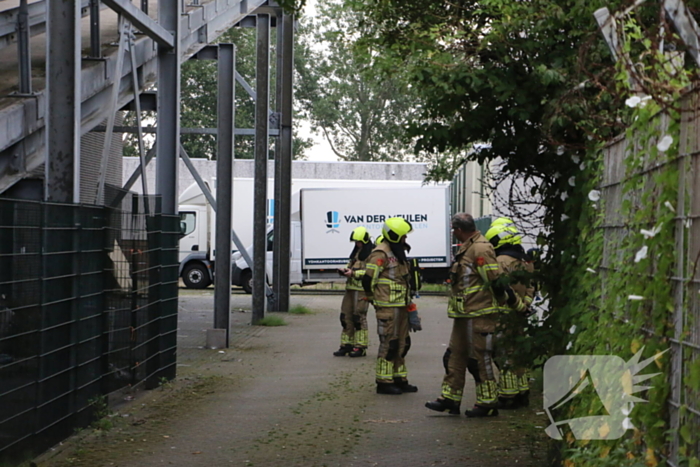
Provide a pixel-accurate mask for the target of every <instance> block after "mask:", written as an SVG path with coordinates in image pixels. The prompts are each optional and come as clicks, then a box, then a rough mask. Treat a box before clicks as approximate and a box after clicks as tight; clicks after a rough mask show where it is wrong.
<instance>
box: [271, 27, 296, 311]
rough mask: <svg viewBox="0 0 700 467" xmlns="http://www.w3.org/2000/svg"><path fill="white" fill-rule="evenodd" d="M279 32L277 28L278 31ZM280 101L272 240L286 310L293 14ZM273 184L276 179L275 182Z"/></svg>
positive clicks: (285, 47)
mask: <svg viewBox="0 0 700 467" xmlns="http://www.w3.org/2000/svg"><path fill="white" fill-rule="evenodd" d="M278 34H279V31H278ZM282 34H283V38H282V101H281V103H280V104H281V105H280V111H281V115H280V136H279V138H280V156H279V168H278V169H277V170H276V174H277V177H278V178H279V184H280V185H279V197H277V198H276V199H275V205H279V210H276V214H275V240H277V241H279V263H277V264H276V265H275V269H277V271H278V273H277V281H276V282H275V289H276V290H275V291H276V294H275V298H276V300H277V309H278V310H279V311H289V260H290V242H289V240H290V238H291V235H290V229H291V204H292V92H293V87H292V76H293V71H294V16H293V15H288V14H285V15H284V17H283V20H282ZM276 183H277V181H276Z"/></svg>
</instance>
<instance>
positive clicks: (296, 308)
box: [289, 305, 313, 315]
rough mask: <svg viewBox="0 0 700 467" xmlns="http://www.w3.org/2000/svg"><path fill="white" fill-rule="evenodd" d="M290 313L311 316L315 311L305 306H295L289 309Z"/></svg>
mask: <svg viewBox="0 0 700 467" xmlns="http://www.w3.org/2000/svg"><path fill="white" fill-rule="evenodd" d="M289 313H291V314H293V315H310V314H313V311H311V310H309V309H308V308H307V307H305V306H304V305H294V306H293V307H291V308H290V309H289Z"/></svg>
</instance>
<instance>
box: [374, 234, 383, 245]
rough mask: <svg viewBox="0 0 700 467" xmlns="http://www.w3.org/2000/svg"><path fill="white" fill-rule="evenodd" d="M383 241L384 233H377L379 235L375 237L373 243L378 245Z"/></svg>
mask: <svg viewBox="0 0 700 467" xmlns="http://www.w3.org/2000/svg"><path fill="white" fill-rule="evenodd" d="M383 241H384V235H379V237H377V239H376V240H375V241H374V244H375V245H379V244H380V243H382V242H383Z"/></svg>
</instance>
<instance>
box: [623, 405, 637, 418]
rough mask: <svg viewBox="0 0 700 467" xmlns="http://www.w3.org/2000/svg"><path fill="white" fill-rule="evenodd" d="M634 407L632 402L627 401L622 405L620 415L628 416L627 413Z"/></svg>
mask: <svg viewBox="0 0 700 467" xmlns="http://www.w3.org/2000/svg"><path fill="white" fill-rule="evenodd" d="M633 409H634V402H627V403H626V404H625V405H623V406H622V409H620V410H621V411H622V415H624V416H625V417H626V416H628V415H629V414H631V413H632V410H633Z"/></svg>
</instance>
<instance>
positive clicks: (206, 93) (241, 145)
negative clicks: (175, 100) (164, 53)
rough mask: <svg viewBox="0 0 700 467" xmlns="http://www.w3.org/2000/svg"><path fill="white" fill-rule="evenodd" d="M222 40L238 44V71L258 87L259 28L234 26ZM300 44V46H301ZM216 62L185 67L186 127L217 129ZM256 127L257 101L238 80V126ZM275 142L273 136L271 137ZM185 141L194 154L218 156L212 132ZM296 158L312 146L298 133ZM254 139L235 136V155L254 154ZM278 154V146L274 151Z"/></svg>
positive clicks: (272, 64)
mask: <svg viewBox="0 0 700 467" xmlns="http://www.w3.org/2000/svg"><path fill="white" fill-rule="evenodd" d="M276 32H277V29H276V28H275V29H273V30H272V34H271V36H272V38H271V40H270V43H271V44H273V47H272V50H271V53H270V57H271V60H270V90H271V92H270V108H272V109H274V106H275V94H274V89H275V82H276V69H277V67H276V61H275V60H274V57H275V51H274V49H275V47H274V44H276V41H275V40H274V37H275V34H276ZM217 42H219V43H223V42H230V43H233V44H235V45H236V71H237V72H238V73H239V74H240V75H241V76H242V77H243V78H244V79H245V80H246V81H247V82H248V84H250V85H251V86H252V87H253V88H254V87H255V56H256V54H255V47H256V44H255V42H256V29H255V28H231V29H229V30H228V31H227V32H226V33H225V34H223V35H222V36H220V37H219V39H218V40H217ZM298 48H299V47H297V49H298ZM297 55H299V56H300V57H302V59H296V60H295V67H302V68H303V67H305V66H306V64H305V62H304V60H303V57H304V53H303V51H302V53H301V54H299V53H298V52H297ZM216 76H217V65H216V62H209V61H204V60H189V61H187V62H186V63H183V66H182V91H181V95H182V100H181V103H182V117H181V125H182V127H183V128H186V127H193V128H215V127H216V96H217V91H216V86H217V85H216ZM254 127H255V101H254V100H253V98H252V97H251V96H250V95H249V94H248V93H247V92H246V91H245V89H244V88H243V86H242V85H241V84H239V83H236V128H254ZM271 143H272V139H271ZM182 144H183V146H185V149H186V150H187V151H188V153H189V154H190V155H191V156H192V157H207V158H209V159H214V158H215V155H216V138H215V137H214V136H210V135H183V136H182ZM292 146H293V151H294V154H293V157H294V158H295V159H299V158H303V154H304V152H305V151H306V150H307V149H308V148H309V147H311V142H310V140H309V139H307V138H302V137H300V136H299V135H298V131H296V130H295V132H294V141H293V145H292ZM254 150H255V148H254V140H253V137H252V136H239V137H236V138H235V156H236V158H239V159H252V158H253V157H254ZM270 157H271V158H272V157H274V149H271V151H270Z"/></svg>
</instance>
